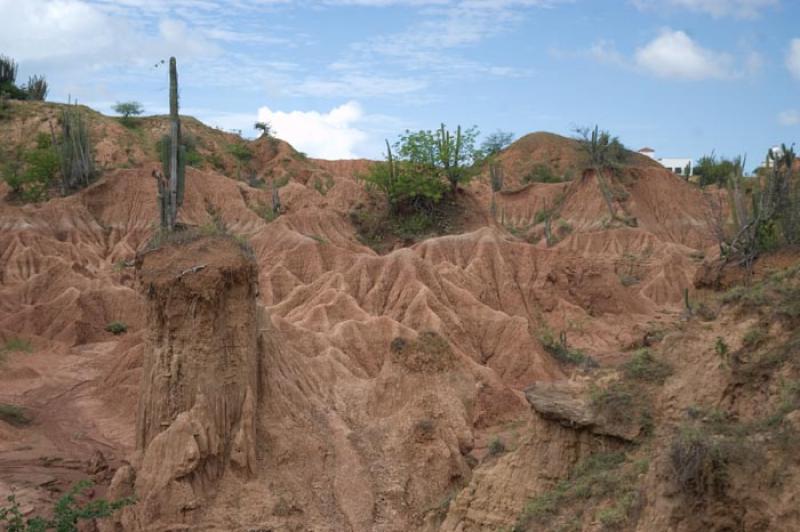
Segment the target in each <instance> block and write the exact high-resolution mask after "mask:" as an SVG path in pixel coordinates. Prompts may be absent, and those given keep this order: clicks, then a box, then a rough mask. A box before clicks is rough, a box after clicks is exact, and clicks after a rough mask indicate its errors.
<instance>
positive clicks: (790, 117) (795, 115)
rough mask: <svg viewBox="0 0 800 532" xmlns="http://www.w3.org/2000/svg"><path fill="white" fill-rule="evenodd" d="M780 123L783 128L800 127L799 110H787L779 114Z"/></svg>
mask: <svg viewBox="0 0 800 532" xmlns="http://www.w3.org/2000/svg"><path fill="white" fill-rule="evenodd" d="M778 123H779V124H780V125H782V126H797V125H800V111H798V110H797V109H787V110H786V111H781V112H780V113H778Z"/></svg>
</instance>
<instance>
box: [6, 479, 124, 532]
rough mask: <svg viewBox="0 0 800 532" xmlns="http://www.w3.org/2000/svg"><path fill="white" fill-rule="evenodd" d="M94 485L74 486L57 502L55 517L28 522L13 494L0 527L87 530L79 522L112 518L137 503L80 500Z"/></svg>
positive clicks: (22, 531)
mask: <svg viewBox="0 0 800 532" xmlns="http://www.w3.org/2000/svg"><path fill="white" fill-rule="evenodd" d="M91 485H92V483H91V482H89V481H82V482H78V483H77V484H76V485H75V486H73V487H72V489H70V490H69V491H68V492H67V493H66V494H65V495H64V496H63V497H61V498H60V499H59V500H58V502H56V504H55V507H54V508H53V517H52V518H44V517H32V518H29V519H26V518H25V516H24V515H23V514H22V510H21V509H20V505H19V503H18V502H17V500H16V497H15V496H14V495H13V494H12V495H10V496H9V497H8V502H9V503H10V506H8V507H2V506H0V525H4V526H5V530H6V531H7V532H44V531H46V530H55V531H57V532H77V531H78V530H84V529H85V528H84V527H83V526H80V525H79V523H80V522H92V521H94V520H96V519H103V518H106V517H110V516H111V515H112V514H113V513H114V512H116V511H117V510H120V509H121V508H124V507H125V506H129V505H131V504H133V503H134V500H133V499H131V498H125V499H120V500H117V501H107V500H105V499H95V500H79V498H85V497H83V496H84V494H85V492H86V490H88V489H89V488H90V487H91ZM79 527H80V528H79ZM94 528H95V527H93V529H94Z"/></svg>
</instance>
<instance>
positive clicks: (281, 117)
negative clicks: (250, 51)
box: [258, 101, 367, 159]
mask: <svg viewBox="0 0 800 532" xmlns="http://www.w3.org/2000/svg"><path fill="white" fill-rule="evenodd" d="M258 120H259V121H265V122H269V123H270V124H272V127H273V129H274V131H275V136H276V137H278V138H281V139H283V140H285V141H286V142H288V143H289V144H291V145H292V146H294V147H295V148H296V149H298V150H300V151H303V152H305V153H307V154H309V155H310V156H312V157H319V158H322V159H353V158H355V157H357V155H356V152H357V149H358V146H359V144H361V143H363V142H364V141H365V140H367V133H366V132H364V131H363V130H361V129H359V127H358V126H359V124H360V123H362V122H363V121H364V120H365V115H364V111H363V109H362V108H361V106H360V105H359V104H358V102H356V101H349V102H347V103H345V104H342V105H340V106H338V107H334V108H333V109H331V110H330V111H328V112H327V113H320V112H318V111H273V110H272V109H270V108H269V107H261V108H260V109H259V110H258Z"/></svg>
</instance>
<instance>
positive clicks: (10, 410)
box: [0, 403, 31, 523]
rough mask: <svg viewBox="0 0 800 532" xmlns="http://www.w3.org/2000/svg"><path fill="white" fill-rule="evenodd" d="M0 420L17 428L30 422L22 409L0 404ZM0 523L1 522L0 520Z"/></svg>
mask: <svg viewBox="0 0 800 532" xmlns="http://www.w3.org/2000/svg"><path fill="white" fill-rule="evenodd" d="M0 419H2V420H3V421H5V422H6V423H9V424H11V425H14V426H17V427H19V426H22V425H27V424H28V423H30V422H31V419H30V418H29V417H28V416H27V415H26V414H25V411H23V410H22V408H20V407H18V406H16V405H10V404H6V403H0ZM0 523H2V520H0Z"/></svg>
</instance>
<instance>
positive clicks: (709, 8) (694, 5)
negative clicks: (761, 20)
mask: <svg viewBox="0 0 800 532" xmlns="http://www.w3.org/2000/svg"><path fill="white" fill-rule="evenodd" d="M632 2H633V4H634V5H635V6H636V7H638V8H639V9H657V10H663V9H664V8H667V7H675V8H684V9H689V10H691V11H697V12H700V13H706V14H708V15H711V16H712V17H715V18H719V17H725V16H734V17H738V18H753V17H756V16H758V15H760V14H761V11H763V10H764V9H766V8H768V7H775V6H777V5H779V4H780V0H632Z"/></svg>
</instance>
